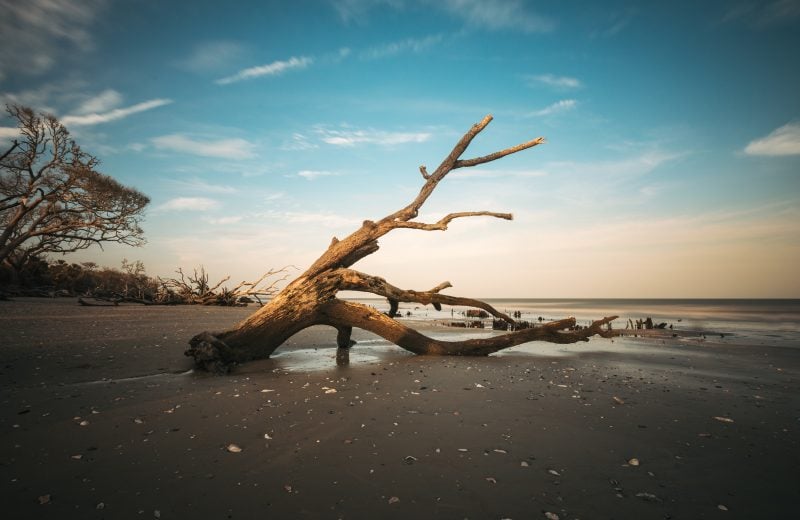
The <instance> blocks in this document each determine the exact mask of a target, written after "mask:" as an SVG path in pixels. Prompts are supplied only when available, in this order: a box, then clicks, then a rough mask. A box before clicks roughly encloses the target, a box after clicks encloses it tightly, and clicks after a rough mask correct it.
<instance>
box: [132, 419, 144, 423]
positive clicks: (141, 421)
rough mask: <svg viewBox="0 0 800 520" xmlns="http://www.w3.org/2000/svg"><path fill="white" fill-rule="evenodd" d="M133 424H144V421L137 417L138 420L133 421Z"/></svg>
mask: <svg viewBox="0 0 800 520" xmlns="http://www.w3.org/2000/svg"><path fill="white" fill-rule="evenodd" d="M133 422H135V423H136V424H144V419H140V418H139V417H137V418H136V419H134V420H133Z"/></svg>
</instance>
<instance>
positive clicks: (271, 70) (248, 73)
mask: <svg viewBox="0 0 800 520" xmlns="http://www.w3.org/2000/svg"><path fill="white" fill-rule="evenodd" d="M313 62H314V60H313V58H309V57H307V56H301V57H299V58H298V57H296V56H292V57H291V58H289V59H288V60H286V61H280V60H279V61H273V62H272V63H268V64H266V65H258V66H256V67H249V68H246V69H242V70H240V71H239V72H237V73H236V74H233V75H232V76H227V77H224V78H220V79H218V80H216V81H215V82H214V83H216V84H217V85H229V84H231V83H237V82H239V81H244V80H247V79H253V78H259V77H261V76H277V75H279V74H283V73H284V72H286V71H287V70H292V69H304V68H306V67H308V66H309V65H311V64H312V63H313Z"/></svg>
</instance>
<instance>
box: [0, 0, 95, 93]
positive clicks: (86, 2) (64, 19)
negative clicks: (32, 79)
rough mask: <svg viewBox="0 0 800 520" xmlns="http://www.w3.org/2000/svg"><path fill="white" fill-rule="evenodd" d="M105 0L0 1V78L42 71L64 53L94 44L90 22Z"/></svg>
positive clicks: (48, 67)
mask: <svg viewBox="0 0 800 520" xmlns="http://www.w3.org/2000/svg"><path fill="white" fill-rule="evenodd" d="M105 4H106V1H105V0H26V1H24V2H18V1H13V0H12V1H7V0H4V1H3V2H2V4H0V11H2V16H0V80H2V79H3V78H4V77H6V76H8V75H9V74H14V75H20V74H41V73H43V72H46V71H47V70H49V69H50V68H51V67H52V66H53V64H54V63H56V62H57V61H58V58H59V57H60V56H61V55H62V54H67V53H74V52H75V51H76V50H77V51H79V52H86V51H88V50H90V49H91V48H92V36H91V26H92V24H93V23H94V21H95V18H96V17H97V14H98V12H99V11H100V10H101V9H102V8H103V6H104V5H105Z"/></svg>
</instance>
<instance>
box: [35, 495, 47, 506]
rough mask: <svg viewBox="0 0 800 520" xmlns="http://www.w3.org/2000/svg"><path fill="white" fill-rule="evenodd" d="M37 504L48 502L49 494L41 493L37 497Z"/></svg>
mask: <svg viewBox="0 0 800 520" xmlns="http://www.w3.org/2000/svg"><path fill="white" fill-rule="evenodd" d="M37 500H38V501H39V505H42V506H43V505H45V504H49V503H50V495H41V496H40V497H39V498H38V499H37Z"/></svg>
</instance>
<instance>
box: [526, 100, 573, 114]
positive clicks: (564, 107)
mask: <svg viewBox="0 0 800 520" xmlns="http://www.w3.org/2000/svg"><path fill="white" fill-rule="evenodd" d="M576 106H578V102H577V101H575V100H574V99H562V100H561V101H556V102H555V103H553V104H552V105H549V106H547V107H545V108H543V109H541V110H536V111H535V112H530V113H529V114H527V116H528V117H544V116H551V115H553V114H557V113H559V112H566V111H568V110H572V109H574V108H575V107H576Z"/></svg>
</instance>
